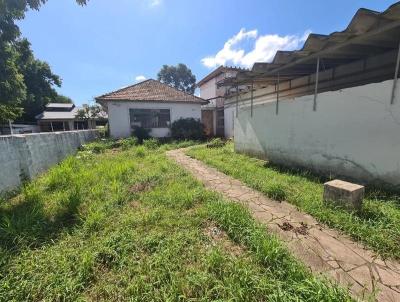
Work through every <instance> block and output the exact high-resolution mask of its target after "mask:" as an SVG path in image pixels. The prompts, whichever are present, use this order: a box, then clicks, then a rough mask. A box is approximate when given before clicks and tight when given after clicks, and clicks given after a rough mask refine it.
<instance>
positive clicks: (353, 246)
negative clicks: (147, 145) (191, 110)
mask: <svg viewBox="0 0 400 302" xmlns="http://www.w3.org/2000/svg"><path fill="white" fill-rule="evenodd" d="M185 150H186V149H177V150H172V151H168V152H167V156H168V157H169V158H171V159H173V160H175V161H176V162H177V163H178V164H180V165H181V166H183V167H184V168H186V169H187V170H188V171H189V172H191V173H192V174H193V175H194V176H195V177H196V178H197V179H198V180H200V181H201V182H203V183H204V185H205V186H206V187H207V188H208V189H211V190H213V191H217V192H220V193H221V194H222V195H223V196H224V197H225V198H227V199H230V200H233V201H236V202H240V203H242V204H244V205H246V206H247V207H248V208H249V210H250V212H251V213H252V215H253V217H254V218H256V219H257V220H258V221H259V222H261V223H263V224H265V225H266V226H267V228H268V229H269V230H271V231H272V232H274V233H276V234H277V235H278V236H279V237H280V238H281V239H282V240H284V241H285V242H286V244H287V246H288V248H289V249H290V250H291V252H292V253H293V254H294V255H295V256H296V257H297V258H298V259H300V260H301V261H303V263H305V264H306V265H307V266H308V267H309V268H310V269H311V270H312V271H313V272H314V273H321V274H325V275H327V276H329V277H331V278H333V279H334V280H336V281H337V282H338V283H339V284H341V285H342V286H345V287H348V288H349V289H350V292H351V293H352V295H353V296H354V297H355V298H357V299H362V300H364V299H371V297H375V300H376V301H385V302H386V301H390V302H395V301H396V302H398V301H400V263H398V262H395V261H390V260H386V261H383V260H382V259H380V258H379V257H378V256H377V255H375V254H374V253H373V252H371V251H369V250H367V249H365V248H364V247H363V246H362V245H361V244H358V243H355V242H353V241H352V240H351V239H350V238H349V237H347V236H345V235H343V234H340V233H339V232H337V231H335V230H332V229H330V228H328V227H326V226H323V225H321V224H319V223H318V222H317V221H316V220H315V219H314V218H313V217H311V216H310V215H307V214H304V213H302V212H300V211H299V210H297V208H296V207H294V206H293V205H291V204H289V203H287V202H278V201H273V200H271V199H268V198H267V197H266V196H264V195H263V194H262V193H260V192H258V191H255V190H253V189H251V188H249V187H247V186H246V185H244V184H243V183H242V182H240V181H239V180H236V179H234V178H232V177H230V176H227V175H225V174H223V173H221V172H219V171H217V170H216V169H214V168H212V167H209V166H207V165H206V164H204V163H202V162H201V161H198V160H196V159H193V158H190V157H189V156H187V155H186V154H185ZM399 248H400V247H399Z"/></svg>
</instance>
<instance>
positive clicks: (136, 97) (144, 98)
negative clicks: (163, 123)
mask: <svg viewBox="0 0 400 302" xmlns="http://www.w3.org/2000/svg"><path fill="white" fill-rule="evenodd" d="M96 100H97V101H137V102H148V101H151V102H175V103H176V102H179V103H180V102H182V103H199V104H206V103H207V101H206V100H204V99H202V98H199V97H197V96H194V95H192V94H189V93H186V92H183V91H180V90H178V89H175V88H173V87H171V86H169V85H167V84H164V83H161V82H160V81H156V80H153V79H149V80H146V81H143V82H140V83H137V84H134V85H131V86H128V87H125V88H122V89H119V90H116V91H113V92H110V93H107V94H104V95H102V96H99V97H97V98H96Z"/></svg>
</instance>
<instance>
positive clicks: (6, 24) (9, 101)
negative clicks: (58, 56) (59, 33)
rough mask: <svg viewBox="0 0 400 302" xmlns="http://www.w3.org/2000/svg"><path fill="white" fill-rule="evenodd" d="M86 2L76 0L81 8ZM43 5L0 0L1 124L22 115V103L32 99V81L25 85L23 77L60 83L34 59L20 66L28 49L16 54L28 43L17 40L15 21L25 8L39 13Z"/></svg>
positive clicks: (35, 0) (33, 0)
mask: <svg viewBox="0 0 400 302" xmlns="http://www.w3.org/2000/svg"><path fill="white" fill-rule="evenodd" d="M87 1H88V0H76V2H77V3H78V4H81V5H83V4H86V2H87ZM46 2H47V0H0V122H4V121H6V120H9V119H11V120H15V119H17V118H18V117H20V116H21V114H22V112H23V108H22V107H23V106H22V105H23V104H22V103H23V102H25V104H26V102H27V101H28V100H29V99H32V95H31V94H30V92H32V91H33V87H32V86H31V88H32V89H30V90H29V88H27V84H28V85H30V83H32V82H34V80H33V79H32V78H31V80H28V82H26V81H25V75H28V74H29V75H31V76H32V77H33V76H34V74H36V75H37V76H38V77H40V76H44V77H45V78H46V79H44V81H49V83H50V82H51V81H53V84H55V85H58V83H59V84H61V82H60V80H59V79H58V80H55V77H56V76H55V75H53V74H52V73H51V70H50V67H49V66H48V65H47V64H46V63H44V62H41V61H38V60H34V59H33V60H31V64H29V66H22V67H21V66H20V65H19V64H20V63H21V62H26V60H25V59H26V58H24V55H28V57H29V56H30V55H31V54H32V53H31V51H30V49H29V51H28V52H27V53H22V55H21V54H20V52H19V51H21V50H25V51H26V50H27V49H26V46H27V45H28V46H29V43H27V41H24V40H22V39H21V38H20V35H21V34H20V30H19V27H18V26H17V24H16V23H15V22H16V21H17V20H21V19H23V18H24V17H25V12H26V11H27V10H28V9H35V10H38V9H39V8H40V6H41V5H42V4H44V3H46ZM24 47H25V48H24ZM21 48H22V49H21ZM28 48H29V47H28ZM32 58H33V55H32ZM28 59H29V58H28ZM42 80H43V78H42ZM39 82H40V80H39ZM42 83H43V81H42Z"/></svg>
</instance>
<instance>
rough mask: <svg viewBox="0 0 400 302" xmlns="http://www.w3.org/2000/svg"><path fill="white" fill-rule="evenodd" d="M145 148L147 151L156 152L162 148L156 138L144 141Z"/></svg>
mask: <svg viewBox="0 0 400 302" xmlns="http://www.w3.org/2000/svg"><path fill="white" fill-rule="evenodd" d="M143 146H145V147H146V148H147V149H150V150H154V149H157V148H158V147H159V146H160V142H159V141H158V140H157V139H156V138H150V139H146V140H144V141H143Z"/></svg>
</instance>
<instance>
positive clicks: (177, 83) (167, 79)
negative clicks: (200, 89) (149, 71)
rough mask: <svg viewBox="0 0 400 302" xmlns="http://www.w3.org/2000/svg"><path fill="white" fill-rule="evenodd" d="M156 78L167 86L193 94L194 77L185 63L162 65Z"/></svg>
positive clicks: (194, 87)
mask: <svg viewBox="0 0 400 302" xmlns="http://www.w3.org/2000/svg"><path fill="white" fill-rule="evenodd" d="M157 78H158V80H159V81H161V82H163V83H165V84H167V85H169V86H172V87H174V88H176V89H179V90H181V91H184V92H187V93H190V94H194V91H195V89H196V77H195V76H194V74H192V71H191V70H190V69H189V68H188V67H187V66H186V65H185V64H178V65H177V66H172V65H171V66H169V65H163V67H162V68H161V70H160V71H159V72H158V74H157Z"/></svg>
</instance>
